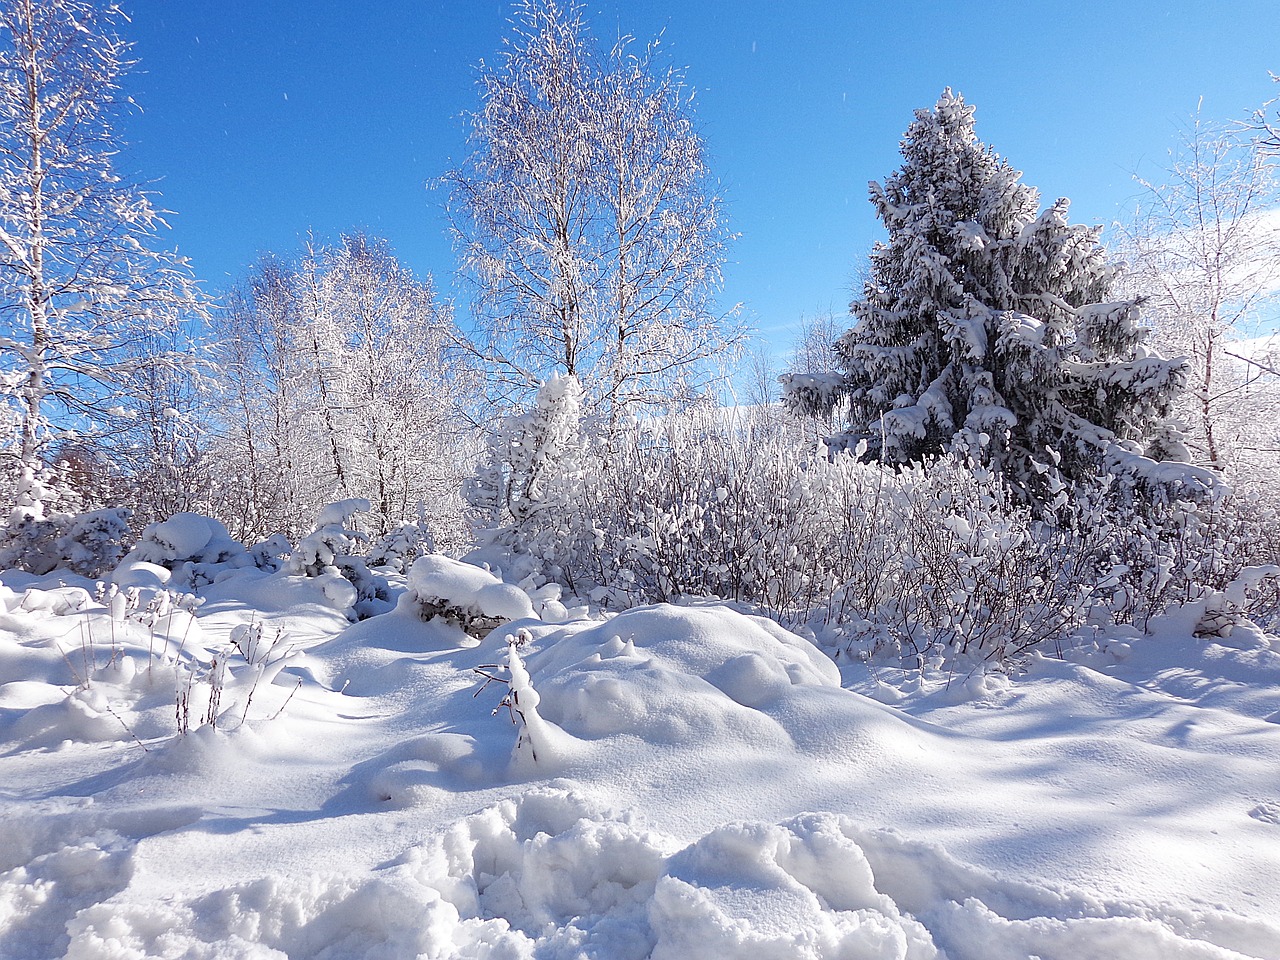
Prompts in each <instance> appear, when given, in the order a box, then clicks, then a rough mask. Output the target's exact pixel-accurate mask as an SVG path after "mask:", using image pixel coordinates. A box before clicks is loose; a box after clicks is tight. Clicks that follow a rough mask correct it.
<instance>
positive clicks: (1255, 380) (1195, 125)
mask: <svg viewBox="0 0 1280 960" xmlns="http://www.w3.org/2000/svg"><path fill="white" fill-rule="evenodd" d="M1138 182H1139V183H1140V184H1141V186H1142V187H1143V191H1142V195H1141V197H1140V199H1139V201H1138V203H1137V205H1136V208H1135V209H1134V211H1133V213H1132V215H1131V216H1130V217H1129V218H1128V220H1127V222H1125V223H1124V224H1122V225H1121V236H1122V244H1121V249H1122V253H1123V255H1124V256H1125V258H1126V259H1127V260H1128V262H1129V271H1128V275H1127V276H1126V278H1125V287H1126V290H1127V292H1129V293H1130V294H1131V295H1133V296H1142V297H1144V298H1145V310H1146V314H1147V316H1148V317H1149V318H1150V320H1151V321H1152V322H1153V325H1154V327H1155V330H1156V334H1157V337H1158V340H1159V343H1160V344H1161V346H1162V348H1163V349H1165V350H1166V351H1167V352H1169V353H1171V354H1180V355H1182V356H1185V357H1186V358H1187V390H1186V392H1185V393H1184V394H1183V396H1182V398H1181V399H1180V401H1179V405H1178V407H1177V412H1178V414H1179V415H1180V416H1181V417H1182V419H1183V420H1184V421H1185V423H1186V424H1187V426H1188V428H1189V430H1188V437H1187V441H1188V446H1189V447H1190V449H1191V451H1192V454H1193V458H1194V460H1195V462H1197V463H1199V464H1201V465H1203V466H1207V467H1210V468H1212V469H1213V470H1215V471H1217V472H1218V473H1223V472H1226V471H1228V469H1229V467H1230V466H1231V464H1232V461H1233V460H1234V459H1236V458H1237V457H1238V456H1241V455H1243V461H1242V462H1243V463H1244V464H1252V465H1253V466H1255V467H1256V466H1257V465H1258V462H1259V461H1258V458H1257V457H1255V456H1253V455H1252V454H1256V453H1259V452H1261V448H1274V447H1275V446H1276V444H1275V442H1274V437H1275V430H1274V429H1270V430H1268V429H1267V425H1268V424H1270V423H1271V421H1273V419H1274V418H1273V417H1272V416H1270V415H1269V413H1268V411H1269V410H1270V409H1273V408H1274V405H1275V396H1274V395H1275V387H1276V381H1275V377H1274V376H1273V375H1271V374H1269V373H1268V370H1267V366H1268V365H1267V364H1266V363H1263V364H1259V363H1258V362H1256V360H1257V359H1259V358H1258V357H1257V353H1258V348H1259V344H1258V343H1257V342H1255V343H1253V344H1249V343H1248V342H1247V341H1249V340H1250V339H1256V338H1258V337H1259V336H1260V335H1261V334H1262V332H1263V329H1264V326H1265V325H1266V322H1268V321H1270V320H1271V319H1272V318H1273V317H1274V310H1275V306H1276V304H1277V296H1276V293H1277V289H1280V216H1278V215H1277V212H1276V208H1277V206H1278V205H1280V181H1278V180H1277V178H1276V174H1275V170H1274V168H1273V167H1272V166H1271V164H1270V163H1268V162H1267V160H1266V159H1265V158H1264V157H1263V156H1262V155H1261V154H1259V153H1258V152H1257V151H1256V150H1254V149H1253V145H1252V144H1251V143H1250V142H1249V140H1248V139H1247V137H1245V136H1243V135H1242V134H1241V133H1240V131H1238V130H1233V129H1229V128H1225V127H1219V126H1215V125H1213V124H1210V123H1208V122H1206V121H1203V120H1202V119H1201V118H1200V117H1199V116H1196V117H1194V118H1193V119H1192V121H1191V123H1190V124H1189V125H1188V127H1187V128H1186V129H1185V130H1184V131H1183V132H1182V134H1181V136H1180V137H1179V140H1178V143H1177V145H1176V146H1175V148H1174V149H1173V150H1172V151H1171V152H1170V158H1169V164H1168V167H1167V169H1166V170H1165V171H1164V174H1163V176H1162V177H1161V178H1160V179H1151V180H1146V179H1139V181H1138ZM1259 428H1262V429H1259ZM1268 434H1269V436H1268ZM1270 459H1271V460H1272V461H1274V460H1275V457H1274V450H1272V456H1271V457H1270Z"/></svg>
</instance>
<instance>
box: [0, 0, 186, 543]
mask: <svg viewBox="0 0 1280 960" xmlns="http://www.w3.org/2000/svg"><path fill="white" fill-rule="evenodd" d="M122 19H123V14H121V12H120V10H119V8H118V7H117V6H115V5H114V4H108V5H102V4H95V3H90V2H85V0H11V2H6V3H4V4H3V5H0V396H2V397H3V401H4V403H5V404H6V405H8V406H9V407H10V409H11V410H12V411H13V415H14V416H16V417H17V419H18V421H19V429H18V442H17V444H16V446H15V448H14V449H12V450H10V451H8V453H7V460H8V463H9V465H10V467H11V468H12V470H13V472H14V474H15V475H16V481H17V482H16V483H15V484H14V485H13V487H12V489H13V490H14V491H15V497H16V507H17V508H18V509H19V510H20V511H21V512H22V513H23V514H24V515H26V516H30V517H35V518H37V519H38V518H39V517H40V516H42V515H43V513H44V511H45V507H46V505H47V503H48V501H50V499H51V497H52V494H51V488H50V487H49V485H48V484H47V483H45V482H44V481H43V480H42V475H44V474H45V473H46V472H47V468H48V467H49V465H50V464H51V462H52V460H53V459H54V457H55V456H56V451H57V448H58V446H59V444H61V443H64V442H66V441H68V440H69V439H72V438H76V437H79V438H80V440H81V442H84V440H85V439H86V438H88V439H91V440H103V441H108V440H110V438H112V437H117V436H120V435H121V434H122V433H125V432H127V431H128V429H129V428H130V426H131V425H132V424H133V423H134V422H136V420H137V419H138V417H139V413H140V396H141V395H142V393H143V391H145V388H146V383H147V381H148V377H146V376H143V375H141V372H142V370H143V368H145V367H147V366H152V367H153V368H154V367H162V366H167V367H169V368H170V369H173V370H177V369H180V368H181V367H183V366H184V364H185V363H186V354H185V351H165V352H161V353H160V354H158V355H150V354H148V353H147V352H146V351H147V349H149V348H151V347H154V345H155V343H156V340H155V339H154V337H153V335H154V334H156V333H157V332H159V331H172V330H176V329H178V328H180V327H181V324H182V322H183V320H184V318H185V317H188V316H190V315H191V314H193V313H197V312H199V311H200V310H201V309H202V304H201V298H200V296H199V294H198V292H197V290H196V288H195V286H194V284H193V282H192V279H191V275H190V272H189V270H188V269H187V265H186V263H185V262H184V261H182V260H181V259H179V258H178V257H176V256H175V255H174V254H172V253H170V252H168V251H166V250H164V249H161V248H160V247H159V236H158V234H159V233H160V231H161V230H162V229H163V228H164V227H165V226H166V224H165V222H164V220H163V217H162V212H161V211H159V210H158V209H157V208H156V207H155V206H154V204H153V201H152V198H151V196H150V195H149V194H148V193H147V192H146V191H144V190H143V189H141V188H140V187H139V186H138V185H137V184H135V183H133V182H131V181H130V180H129V179H128V178H126V177H124V176H122V175H121V174H120V173H119V172H118V171H117V170H116V169H115V167H114V162H115V158H116V156H117V155H118V153H119V150H120V146H121V144H120V140H119V138H118V136H117V134H116V130H115V123H116V121H117V120H118V119H119V116H120V114H121V112H122V110H123V109H124V108H125V107H126V106H128V105H129V103H130V101H129V100H128V98H127V97H126V96H125V94H124V93H123V92H122V90H121V86H120V84H121V79H122V77H123V76H124V74H125V72H126V71H127V69H128V68H129V66H130V65H131V63H130V61H129V60H128V54H129V45H128V44H127V43H126V42H125V41H123V40H122V39H120V37H119V36H118V34H117V32H116V28H117V24H118V23H119V22H120V21H121V20H122ZM162 339H163V338H162ZM11 505H12V504H11Z"/></svg>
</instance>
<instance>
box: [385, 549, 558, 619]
mask: <svg viewBox="0 0 1280 960" xmlns="http://www.w3.org/2000/svg"><path fill="white" fill-rule="evenodd" d="M408 580H409V583H408V589H407V590H406V591H405V592H404V593H403V594H401V596H400V600H399V602H398V608H399V609H402V610H412V611H413V612H414V613H415V614H416V615H417V616H418V617H420V618H421V619H423V620H430V619H431V618H432V617H443V618H444V619H446V620H451V621H453V622H455V623H457V624H458V625H459V626H461V627H462V629H463V630H465V631H466V632H467V633H470V634H472V635H473V636H478V635H481V634H484V633H488V632H489V631H490V630H492V629H493V628H494V627H496V626H498V625H499V624H501V623H506V622H507V621H509V620H523V619H525V618H526V617H536V614H535V613H534V610H533V603H532V602H531V601H530V599H529V595H528V594H526V593H525V592H524V591H523V590H521V589H520V588H519V587H516V586H513V585H511V584H509V583H503V582H502V581H501V580H499V579H498V578H497V577H495V576H494V575H493V574H492V573H490V572H489V571H488V570H483V569H481V568H480V567H477V566H473V565H472V564H469V563H463V562H461V561H459V560H451V559H449V558H448V557H443V556H440V555H439V554H429V555H427V556H425V557H419V558H418V559H417V560H415V561H414V563H413V566H411V567H410V568H409V576H408Z"/></svg>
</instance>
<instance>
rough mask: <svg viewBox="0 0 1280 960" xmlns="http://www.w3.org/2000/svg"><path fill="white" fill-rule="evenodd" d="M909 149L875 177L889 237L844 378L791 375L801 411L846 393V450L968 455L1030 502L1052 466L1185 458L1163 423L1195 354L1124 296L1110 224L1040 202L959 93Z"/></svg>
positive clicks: (1134, 464) (1140, 471) (907, 141)
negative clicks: (1158, 350)
mask: <svg viewBox="0 0 1280 960" xmlns="http://www.w3.org/2000/svg"><path fill="white" fill-rule="evenodd" d="M902 155H903V158H904V161H905V162H904V163H903V165H902V167H901V168H899V169H898V171H897V172H895V173H894V174H893V176H892V177H890V178H889V179H888V180H887V181H886V182H885V184H884V185H883V186H881V185H880V184H876V183H873V184H872V185H871V199H872V202H873V203H874V205H875V207H876V212H877V215H878V216H879V217H880V219H881V220H882V221H883V222H884V224H885V227H886V228H887V230H888V234H889V237H888V241H887V242H885V243H882V244H879V245H878V246H877V247H876V249H875V250H874V251H873V253H872V257H871V272H870V276H869V278H868V280H867V282H866V284H865V287H864V291H863V296H862V298H861V299H860V300H857V301H855V302H854V303H853V305H852V312H853V316H854V318H855V320H856V323H855V325H854V327H853V328H852V329H851V330H849V331H848V332H847V333H845V334H844V335H843V336H842V337H840V338H839V340H838V341H837V342H836V354H837V357H838V362H839V366H840V371H839V374H838V375H837V376H835V377H823V376H822V375H808V376H801V375H794V376H792V377H789V378H785V379H786V380H787V381H788V387H789V390H788V398H789V401H790V403H791V404H792V406H793V407H796V408H799V409H802V410H806V411H809V412H818V411H821V412H829V411H830V409H831V408H832V407H833V406H834V405H835V401H836V400H837V399H842V398H843V399H847V401H848V405H849V411H850V412H849V426H848V429H847V430H846V431H844V432H842V433H841V434H839V435H837V436H836V437H834V438H833V440H832V442H833V445H834V446H836V447H840V446H848V447H855V446H856V447H858V448H860V449H863V450H866V451H868V452H869V453H870V454H871V455H872V456H875V457H878V458H880V459H882V460H884V461H886V462H889V463H896V464H904V463H918V462H923V461H926V460H928V459H929V458H931V457H934V456H938V455H941V454H943V453H945V452H948V451H958V452H962V453H966V452H967V453H969V454H971V455H972V456H974V457H975V459H976V460H978V461H980V462H983V463H986V464H988V465H989V466H991V467H993V468H995V469H997V470H998V471H1000V472H1001V473H1002V474H1003V475H1004V476H1005V478H1006V479H1007V480H1008V482H1009V483H1010V484H1011V485H1012V486H1013V487H1014V488H1015V489H1016V490H1018V491H1020V492H1021V493H1022V495H1023V496H1025V497H1026V498H1027V499H1029V500H1031V501H1033V502H1043V501H1044V500H1045V499H1046V492H1047V491H1046V489H1045V484H1046V482H1048V481H1047V480H1046V479H1045V478H1046V476H1047V475H1050V474H1051V471H1049V470H1048V465H1049V464H1050V463H1051V462H1056V463H1057V465H1058V469H1059V470H1060V472H1061V474H1062V475H1063V476H1064V477H1066V478H1068V479H1079V478H1082V477H1085V476H1089V475H1091V474H1093V473H1094V472H1095V471H1096V470H1097V469H1098V468H1099V467H1103V468H1105V469H1109V470H1112V471H1115V472H1123V473H1127V474H1129V475H1133V476H1135V477H1136V478H1137V479H1139V480H1154V479H1156V475H1157V474H1162V475H1167V474H1168V471H1163V472H1162V471H1159V470H1156V469H1153V468H1154V467H1155V461H1157V460H1162V459H1168V458H1175V459H1185V451H1184V450H1182V449H1181V446H1180V444H1179V443H1178V442H1177V439H1176V432H1175V431H1173V430H1172V428H1171V427H1170V425H1169V424H1168V423H1167V421H1166V418H1167V417H1168V415H1169V411H1170V408H1171V404H1172V401H1173V398H1174V397H1175V395H1176V394H1177V392H1178V391H1179V390H1180V389H1181V386H1182V383H1183V380H1184V377H1185V370H1184V364H1183V362H1182V361H1181V360H1174V361H1170V360H1165V359H1163V358H1161V357H1160V356H1158V355H1156V354H1154V353H1151V352H1149V351H1148V350H1146V349H1145V348H1144V347H1143V346H1142V341H1143V339H1144V338H1145V336H1146V334H1147V331H1146V330H1145V329H1144V328H1142V327H1141V326H1140V325H1139V310H1138V302H1137V301H1126V302H1110V296H1111V286H1112V282H1113V280H1114V277H1115V270H1114V269H1113V268H1112V267H1111V266H1110V265H1108V263H1107V260H1106V257H1105V254H1104V252H1103V249H1102V247H1101V246H1100V245H1099V243H1098V232H1099V231H1098V229H1096V228H1088V227H1083V226H1079V225H1072V224H1070V223H1068V221H1067V207H1068V201H1067V200H1065V199H1064V200H1059V201H1057V202H1056V203H1055V204H1053V205H1052V206H1050V207H1049V208H1048V209H1047V210H1045V211H1044V212H1043V213H1039V212H1038V210H1039V195H1038V194H1037V192H1036V191H1035V189H1033V188H1032V187H1029V186H1027V185H1025V184H1023V183H1021V182H1020V179H1021V174H1020V173H1019V172H1018V171H1016V170H1014V169H1013V168H1011V167H1010V166H1009V164H1008V163H1007V162H1006V161H1004V160H1003V159H1002V158H1000V157H999V156H998V155H997V154H996V153H995V152H994V151H993V150H992V149H991V148H990V147H988V146H986V145H984V144H983V143H982V142H981V141H979V140H978V138H977V136H976V135H975V133H974V123H973V107H971V106H970V105H968V104H966V103H965V102H964V100H963V98H961V97H960V96H958V95H954V94H952V92H951V91H950V90H947V91H945V92H944V93H943V95H942V97H941V98H940V99H939V100H938V103H937V105H936V106H935V107H934V108H933V109H932V110H920V111H917V113H916V119H915V122H914V123H912V124H911V126H910V127H909V128H908V130H907V133H906V136H905V138H904V139H903V142H902Z"/></svg>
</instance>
